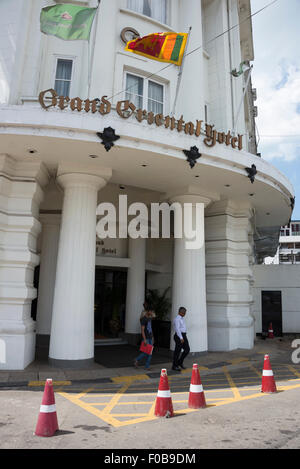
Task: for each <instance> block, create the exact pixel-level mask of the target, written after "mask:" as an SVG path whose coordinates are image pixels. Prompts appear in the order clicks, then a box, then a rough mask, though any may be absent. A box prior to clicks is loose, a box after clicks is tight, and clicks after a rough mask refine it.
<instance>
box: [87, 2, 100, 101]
mask: <svg viewBox="0 0 300 469" xmlns="http://www.w3.org/2000/svg"><path fill="white" fill-rule="evenodd" d="M100 3H101V0H98V6H97V13H96V17H95V19H94V24H95V29H94V35H93V48H92V53H91V56H90V40H89V41H88V98H89V97H90V90H91V78H92V67H93V62H94V53H95V43H96V35H97V26H98V16H99V9H100Z"/></svg>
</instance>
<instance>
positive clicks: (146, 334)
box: [134, 305, 155, 370]
mask: <svg viewBox="0 0 300 469" xmlns="http://www.w3.org/2000/svg"><path fill="white" fill-rule="evenodd" d="M144 306H145V305H144ZM154 317H155V313H154V311H153V310H151V309H146V311H144V314H142V316H141V319H140V323H141V334H142V338H143V341H144V344H145V345H147V344H150V345H153V344H154V337H153V332H152V319H153V318H154ZM145 357H147V358H146V364H145V369H146V370H149V368H150V363H151V358H152V355H148V354H147V353H144V352H141V353H140V354H139V356H138V357H137V358H136V359H135V361H134V366H135V367H136V368H138V366H139V362H140V361H141V360H142V359H143V358H145Z"/></svg>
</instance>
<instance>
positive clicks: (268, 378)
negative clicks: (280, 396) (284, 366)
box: [261, 355, 277, 393]
mask: <svg viewBox="0 0 300 469" xmlns="http://www.w3.org/2000/svg"><path fill="white" fill-rule="evenodd" d="M261 392H267V393H271V392H277V389H276V383H275V379H274V375H273V371H272V368H271V364H270V358H269V355H265V359H264V369H263V372H262V385H261Z"/></svg>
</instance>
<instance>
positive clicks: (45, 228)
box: [0, 0, 294, 369]
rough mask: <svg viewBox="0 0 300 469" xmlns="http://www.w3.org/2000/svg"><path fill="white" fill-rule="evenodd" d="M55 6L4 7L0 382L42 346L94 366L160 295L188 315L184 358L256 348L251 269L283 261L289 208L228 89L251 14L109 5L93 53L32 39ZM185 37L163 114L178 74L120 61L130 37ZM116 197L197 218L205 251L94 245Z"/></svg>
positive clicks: (60, 360) (247, 50)
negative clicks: (100, 348)
mask: <svg viewBox="0 0 300 469" xmlns="http://www.w3.org/2000/svg"><path fill="white" fill-rule="evenodd" d="M58 3H65V4H67V3H68V2H66V1H65V2H59V1H56V2H55V1H52V0H2V1H1V3H0V23H1V28H0V31H1V33H0V35H1V41H0V103H1V104H0V142H1V147H0V166H1V168H0V187H1V190H0V201H1V211H0V213H1V230H0V240H1V241H0V242H1V257H0V279H1V280H0V351H1V356H0V369H24V368H25V367H26V366H27V365H28V364H29V363H31V362H32V361H33V360H34V357H35V346H36V341H37V340H40V341H43V340H45V341H48V342H49V360H50V363H52V364H54V365H55V366H62V367H63V366H70V367H73V366H74V367H76V366H80V367H82V366H85V365H88V364H89V363H90V362H91V361H93V360H94V339H95V336H96V335H97V333H98V335H99V337H100V338H101V336H102V335H103V336H105V328H106V327H107V324H108V321H109V320H110V319H112V318H113V317H114V314H115V311H118V313H117V314H120V315H121V317H122V318H121V319H122V323H123V329H124V333H125V335H126V337H127V338H128V340H130V337H136V336H137V335H138V334H139V332H140V323H139V318H140V313H141V310H142V307H143V306H142V305H143V302H144V299H145V291H146V289H151V288H152V289H159V290H160V291H163V290H165V289H166V288H168V287H170V299H171V302H172V309H171V313H170V319H172V318H174V317H175V316H176V315H177V312H178V308H179V307H180V306H185V307H186V309H187V316H186V321H187V327H188V337H189V342H190V347H191V352H193V353H198V352H204V351H207V350H212V351H213V350H214V351H227V350H234V349H236V348H247V349H250V348H252V346H253V341H254V335H255V315H254V313H253V294H252V293H253V264H254V263H255V260H256V259H259V258H261V257H262V256H263V257H265V256H266V255H274V253H275V252H276V249H277V241H278V237H277V241H276V234H278V233H279V230H280V226H281V225H285V224H286V223H287V221H288V220H289V218H290V216H291V207H290V205H291V198H293V197H294V192H293V188H292V186H291V184H290V182H289V181H288V180H287V179H286V177H285V176H284V175H283V174H281V173H280V172H279V171H278V170H277V169H276V168H274V167H273V166H272V165H270V164H269V163H268V162H266V161H264V160H263V158H260V157H259V156H258V155H257V154H256V145H255V132H254V129H253V112H254V109H253V99H252V98H253V94H252V92H251V89H250V91H249V90H248V91H247V93H246V94H245V97H244V99H243V93H244V87H245V83H246V79H247V74H244V75H241V76H239V77H234V76H233V75H232V74H231V73H230V72H231V71H232V70H233V69H238V67H239V65H240V63H241V62H243V61H245V62H247V63H250V62H251V61H253V59H254V54H253V43H252V27H251V18H250V15H251V10H250V2H249V1H248V0H202V2H201V1H200V0H188V1H187V0H184V1H183V0H172V1H170V0H154V1H153V0H152V1H151V0H134V1H133V0H114V1H111V0H102V1H101V2H100V5H99V8H98V13H97V16H96V18H95V21H94V25H93V29H92V32H91V38H90V41H89V42H87V41H63V40H60V39H58V38H56V37H54V36H49V35H47V36H46V35H44V34H41V32H40V23H39V16H40V12H41V8H43V7H45V6H50V5H55V4H58ZM69 3H70V2H69ZM72 3H73V4H78V5H83V6H87V7H96V6H97V5H98V1H93V0H90V1H80V2H76V1H75V0H73V1H72ZM66 8H67V7H66ZM190 27H191V28H192V30H191V34H190V39H189V44H188V50H187V56H186V59H185V63H184V68H183V73H182V80H181V86H180V90H179V94H178V100H177V103H176V109H175V114H174V115H172V109H173V105H174V101H175V96H176V87H177V83H178V71H179V70H178V67H176V66H175V65H171V66H169V67H166V64H161V63H159V62H155V61H153V60H149V59H146V58H144V57H141V56H138V55H134V54H131V53H129V52H125V51H124V47H125V44H124V41H123V40H122V36H123V39H124V34H125V36H126V34H129V36H130V34H132V33H131V32H130V31H129V32H128V29H127V28H129V30H135V31H136V32H137V34H138V35H140V36H145V35H147V34H151V33H154V32H162V31H164V32H168V31H175V32H188V30H189V28H190ZM226 31H229V32H226ZM192 51H194V52H193V53H192ZM95 99H98V101H95ZM109 127H110V128H112V129H114V131H115V134H116V135H117V136H118V137H120V138H119V139H118V140H116V141H115V142H114V146H113V147H112V148H111V149H110V150H109V151H106V150H105V148H104V145H102V143H101V139H100V138H99V135H98V133H103V132H104V129H106V128H109ZM192 147H197V149H198V150H197V151H198V156H199V155H201V157H200V156H199V158H198V159H197V161H196V163H195V165H194V166H193V167H192V166H191V165H190V164H189V162H188V161H187V156H186V154H185V153H184V151H183V150H185V151H189V150H191V148H192ZM252 165H255V167H256V171H257V172H256V174H255V175H254V180H253V182H251V181H250V178H249V177H248V172H247V170H246V168H251V167H252ZM120 195H126V196H127V201H128V206H129V205H130V204H133V203H135V202H143V203H144V204H145V205H146V206H148V207H150V205H151V204H153V203H162V202H167V203H169V204H172V203H174V202H177V203H179V204H181V205H183V204H184V203H189V204H192V207H194V208H195V207H196V205H197V207H199V208H200V214H201V226H200V228H198V229H199V231H200V232H201V236H202V240H203V242H202V244H201V245H200V246H199V247H198V249H196V250H189V249H186V247H185V241H186V240H185V239H184V238H183V239H179V238H175V237H173V236H171V237H170V238H169V239H163V238H161V237H160V238H148V239H145V238H137V239H132V238H130V237H122V236H118V237H117V238H116V239H99V238H96V223H97V217H96V210H97V206H99V204H101V203H102V202H109V203H112V204H114V206H115V207H118V204H119V196H120ZM189 221H191V222H195V209H193V210H192V211H191V212H190V213H189ZM117 226H118V228H120V227H122V226H123V225H122V220H120V219H118V220H117ZM35 280H38V289H37V284H36V283H35ZM34 308H36V314H33V310H34ZM120 311H121V313H120ZM172 335H173V334H172V333H171V336H170V346H171V348H173V340H172Z"/></svg>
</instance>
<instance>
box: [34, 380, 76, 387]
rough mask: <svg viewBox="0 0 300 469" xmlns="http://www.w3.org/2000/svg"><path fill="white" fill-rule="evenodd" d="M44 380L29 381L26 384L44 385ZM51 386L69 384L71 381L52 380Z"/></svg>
mask: <svg viewBox="0 0 300 469" xmlns="http://www.w3.org/2000/svg"><path fill="white" fill-rule="evenodd" d="M45 383H46V380H44V381H29V382H28V386H44V385H45ZM52 385H53V386H71V385H72V381H52Z"/></svg>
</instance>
